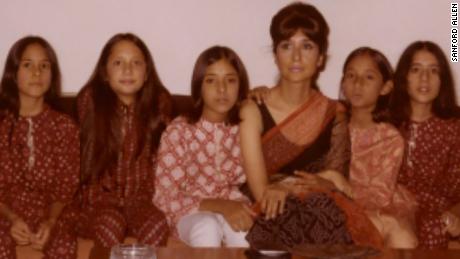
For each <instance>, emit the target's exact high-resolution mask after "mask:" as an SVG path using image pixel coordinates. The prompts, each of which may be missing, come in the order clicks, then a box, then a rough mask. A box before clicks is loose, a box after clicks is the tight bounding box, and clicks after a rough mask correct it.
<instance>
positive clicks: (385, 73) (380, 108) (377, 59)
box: [340, 47, 393, 123]
mask: <svg viewBox="0 0 460 259" xmlns="http://www.w3.org/2000/svg"><path fill="white" fill-rule="evenodd" d="M365 55H367V56H369V57H370V58H371V59H372V61H373V62H374V63H375V65H376V66H377V68H378V72H379V73H380V74H381V75H382V82H383V84H385V83H386V82H388V81H389V80H390V81H391V80H393V68H392V67H391V64H390V62H389V61H388V59H387V58H386V57H385V55H383V53H381V52H380V51H378V50H376V49H373V48H370V47H360V48H357V49H355V50H353V51H352V52H351V53H350V54H349V55H348V57H347V58H346V59H345V63H344V64H343V68H342V73H343V75H345V73H346V71H347V67H348V65H349V64H350V62H351V61H352V60H353V59H354V58H356V57H359V56H365ZM342 82H343V77H342ZM340 92H341V93H340V95H341V96H342V97H341V99H343V90H341V91H340ZM389 102H390V94H389V93H388V94H386V95H379V97H378V99H377V103H376V105H375V108H374V110H373V111H372V120H373V121H374V122H377V123H378V122H388V121H390V110H389ZM343 103H344V104H345V105H346V106H347V108H348V111H349V110H350V108H351V107H350V106H351V105H350V103H348V101H345V102H343Z"/></svg>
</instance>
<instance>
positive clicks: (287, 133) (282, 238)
mask: <svg viewBox="0 0 460 259" xmlns="http://www.w3.org/2000/svg"><path fill="white" fill-rule="evenodd" d="M260 109H261V114H262V120H263V123H264V129H265V132H264V134H263V136H262V149H263V152H264V159H265V165H266V169H267V173H268V175H269V176H270V178H271V179H273V178H275V177H274V176H278V175H284V176H290V175H292V174H293V172H294V171H295V170H303V171H306V172H309V173H317V172H320V171H323V170H336V171H338V172H341V173H343V174H344V175H347V172H348V165H349V161H350V160H349V159H350V150H349V148H350V145H349V136H348V131H347V130H348V127H347V121H346V120H345V117H343V118H344V120H343V121H341V120H340V115H341V114H340V113H343V112H344V109H343V108H342V106H341V105H340V104H339V103H337V102H336V101H333V100H330V99H328V98H327V97H325V96H324V95H322V94H321V93H319V92H315V94H314V95H313V96H312V97H311V98H310V99H309V100H308V101H307V102H306V103H305V104H303V105H302V106H301V107H300V108H299V109H297V110H296V111H295V112H293V113H292V114H291V115H289V116H288V117H287V118H286V119H285V120H283V121H282V122H281V123H279V124H276V123H275V122H274V120H273V118H271V115H270V114H269V112H268V109H267V108H266V107H260ZM276 178H278V179H279V177H276ZM247 239H248V240H249V242H250V244H251V245H252V246H253V247H256V248H260V249H262V248H272V249H273V248H277V249H283V250H292V249H295V248H299V247H302V246H306V245H335V244H344V245H357V246H363V247H372V248H381V247H382V246H383V240H382V237H381V236H380V234H379V232H378V230H377V229H376V228H375V227H374V225H373V224H372V222H371V221H370V220H369V219H368V217H367V216H366V214H365V213H364V210H362V209H361V208H360V207H359V206H357V205H356V204H355V203H354V202H353V201H352V200H350V199H349V198H348V197H346V196H345V195H343V194H342V193H341V192H339V191H336V190H333V191H331V190H323V189H317V190H315V191H309V192H307V193H305V194H303V195H300V196H299V197H289V198H288V199H287V200H286V205H285V212H284V213H283V214H281V215H279V216H278V217H277V218H275V219H272V220H264V219H263V218H262V217H259V218H258V219H257V220H256V222H255V224H254V226H253V227H252V229H251V230H250V232H249V234H248V237H247Z"/></svg>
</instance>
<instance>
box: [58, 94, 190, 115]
mask: <svg viewBox="0 0 460 259" xmlns="http://www.w3.org/2000/svg"><path fill="white" fill-rule="evenodd" d="M172 97H173V118H174V117H176V116H178V115H181V114H185V113H187V112H188V111H190V110H191V109H192V108H193V101H192V97H191V96H189V95H178V94H174V95H173V96H172ZM59 103H60V105H61V107H62V109H63V112H64V113H66V114H69V115H70V116H72V118H74V119H77V116H78V115H77V98H76V96H62V97H60V100H59Z"/></svg>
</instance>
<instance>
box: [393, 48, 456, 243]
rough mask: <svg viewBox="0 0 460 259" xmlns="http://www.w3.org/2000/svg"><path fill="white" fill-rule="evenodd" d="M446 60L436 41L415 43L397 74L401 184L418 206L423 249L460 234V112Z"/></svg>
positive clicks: (406, 52) (419, 235) (395, 114)
mask: <svg viewBox="0 0 460 259" xmlns="http://www.w3.org/2000/svg"><path fill="white" fill-rule="evenodd" d="M455 96H456V94H455V88H454V83H453V78H452V75H451V72H450V68H449V65H448V61H447V59H446V57H445V55H444V53H443V52H442V50H441V49H440V48H439V47H438V46H437V45H436V44H435V43H432V42H426V41H418V42H414V43H412V44H411V45H410V46H409V47H408V48H407V49H406V50H405V51H404V53H403V54H402V56H401V58H400V60H399V62H398V67H397V69H396V73H395V92H394V97H393V98H392V104H391V107H392V112H393V116H394V118H395V119H396V123H397V125H398V126H399V127H400V130H401V132H402V135H403V137H404V139H405V146H406V148H405V156H404V161H403V164H402V167H401V173H400V175H399V178H398V181H399V182H400V183H401V184H403V185H404V186H406V187H407V188H408V189H409V190H410V191H411V192H412V193H414V195H415V196H416V199H417V201H418V204H419V207H420V209H419V210H418V213H417V214H416V221H415V222H416V225H417V236H418V239H419V243H420V246H421V247H422V248H430V249H431V248H447V246H448V242H449V238H453V237H458V236H459V235H460V211H459V210H458V208H459V204H460V152H459V150H460V111H459V108H458V105H457V102H456V99H455Z"/></svg>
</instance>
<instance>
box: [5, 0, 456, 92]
mask: <svg viewBox="0 0 460 259" xmlns="http://www.w3.org/2000/svg"><path fill="white" fill-rule="evenodd" d="M0 2H1V8H0V32H1V38H0V66H1V68H2V69H3V64H4V60H5V58H6V55H7V52H8V50H9V48H10V47H11V45H12V44H13V42H14V41H16V40H17V39H18V38H20V37H22V36H24V35H27V34H38V35H41V36H43V37H45V38H46V39H48V40H49V41H50V42H51V43H52V45H53V46H54V47H55V49H56V51H57V52H58V56H59V59H60V63H61V68H62V71H63V78H64V91H65V92H66V93H74V92H77V91H78V90H79V89H80V87H81V86H82V84H84V83H85V82H86V80H87V79H88V77H89V75H90V73H91V71H92V70H93V68H94V65H95V62H96V59H97V58H98V56H99V53H100V51H101V48H102V46H103V45H104V44H105V42H106V41H107V40H108V38H110V37H111V36H112V35H113V34H115V33H117V32H125V31H131V32H134V33H136V34H138V35H139V36H140V37H141V38H142V39H143V40H144V41H145V42H146V43H147V45H148V46H149V48H150V50H151V52H152V54H153V56H154V59H155V62H156V65H157V68H158V71H159V74H160V77H161V78H162V80H163V82H164V83H165V85H167V87H168V88H169V89H170V90H171V92H173V93H183V94H188V93H189V87H190V86H189V85H190V77H191V71H192V67H193V64H194V62H195V59H196V57H197V56H198V54H199V53H200V52H201V51H202V50H204V49H205V48H207V47H209V46H211V45H213V44H221V45H228V46H230V47H232V48H233V49H235V50H236V51H237V52H238V53H239V54H240V56H241V57H242V59H243V61H244V62H245V64H246V66H247V68H248V71H249V74H250V78H251V83H252V85H262V84H267V85H272V84H274V82H275V80H276V77H277V73H276V67H275V65H274V63H273V58H272V55H271V46H270V44H271V43H270V38H269V33H268V28H269V24H270V19H271V17H272V15H273V14H274V13H275V12H276V11H277V10H278V9H279V8H281V7H282V6H284V5H285V4H287V3H289V2H291V1H287V0H285V1H283V0H132V1H121V0H120V1H118V0H0ZM309 2H311V3H313V4H314V5H316V7H317V8H318V9H319V10H320V11H321V12H322V13H323V14H324V16H325V17H326V19H327V21H328V22H329V25H330V27H331V35H330V51H329V60H328V64H327V67H326V70H325V71H324V72H323V73H322V74H321V76H320V80H319V84H320V86H321V88H322V89H323V91H324V92H325V93H326V94H327V95H329V96H332V97H336V96H337V92H338V84H339V80H340V76H341V67H342V64H343V61H344V59H345V57H346V55H347V54H348V53H349V52H350V51H351V50H353V49H354V48H356V47H358V46H362V45H368V46H371V47H374V48H377V49H379V50H381V51H382V52H384V53H385V54H386V55H387V56H388V58H389V59H390V61H391V62H392V63H393V64H395V63H396V61H397V59H398V56H399V55H400V54H401V52H402V51H403V49H404V48H405V47H406V46H407V45H408V44H409V43H410V42H412V41H415V40H419V39H424V40H432V41H434V42H436V43H438V44H439V45H440V46H441V47H442V48H443V49H444V51H445V52H446V54H447V55H450V47H449V46H450V28H451V27H450V3H451V1H450V0H378V1H377V0H316V1H309ZM452 2H456V1H452ZM457 2H458V1H457ZM451 65H452V68H453V70H454V74H455V77H456V81H457V82H459V80H460V65H459V63H451ZM458 85H459V84H458V83H457V92H460V87H459V86H458Z"/></svg>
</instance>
